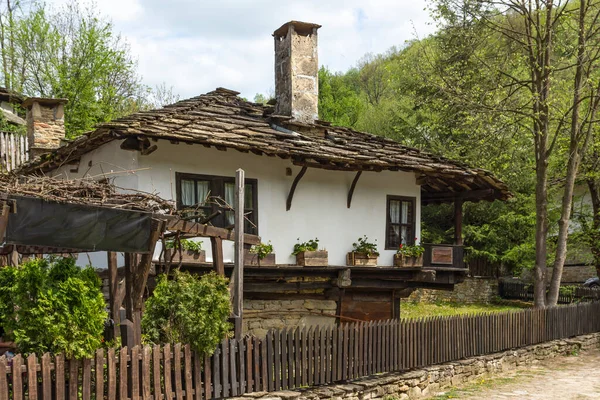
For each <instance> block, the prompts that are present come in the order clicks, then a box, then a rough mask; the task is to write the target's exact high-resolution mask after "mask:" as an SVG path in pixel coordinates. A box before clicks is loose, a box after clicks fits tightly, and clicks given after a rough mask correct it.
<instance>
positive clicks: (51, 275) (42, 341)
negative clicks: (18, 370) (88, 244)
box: [0, 257, 107, 358]
mask: <svg viewBox="0 0 600 400" xmlns="http://www.w3.org/2000/svg"><path fill="white" fill-rule="evenodd" d="M106 318H107V313H106V310H105V302H104V297H103V296H102V291H101V290H100V279H99V278H98V276H97V275H96V273H95V272H94V270H93V269H92V268H91V267H87V268H85V269H81V268H79V267H77V266H76V265H75V260H74V259H73V258H70V257H69V258H50V259H35V260H32V261H28V262H26V263H24V264H23V265H21V266H20V267H19V268H15V267H4V268H2V269H0V324H1V325H2V327H3V328H4V331H5V334H4V338H5V339H8V340H13V341H14V342H15V344H16V346H17V349H18V350H19V351H20V352H23V353H44V352H52V353H55V354H56V353H63V354H64V355H65V357H67V358H71V357H77V358H81V357H90V356H92V355H93V354H94V352H95V351H96V349H98V348H99V347H101V345H102V339H103V336H102V334H103V331H104V322H105V320H106Z"/></svg>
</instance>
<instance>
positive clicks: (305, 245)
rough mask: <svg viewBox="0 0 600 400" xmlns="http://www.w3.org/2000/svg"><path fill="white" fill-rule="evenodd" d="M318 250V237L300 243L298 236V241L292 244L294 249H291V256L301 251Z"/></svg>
mask: <svg viewBox="0 0 600 400" xmlns="http://www.w3.org/2000/svg"><path fill="white" fill-rule="evenodd" d="M317 250H319V239H318V238H314V239H310V240H309V241H308V242H302V243H300V238H298V243H296V244H295V245H294V251H292V255H293V256H297V255H298V254H300V253H302V252H303V251H317Z"/></svg>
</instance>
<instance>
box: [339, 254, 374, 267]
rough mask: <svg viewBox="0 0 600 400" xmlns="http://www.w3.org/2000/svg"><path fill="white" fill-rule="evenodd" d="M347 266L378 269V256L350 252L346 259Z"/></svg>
mask: <svg viewBox="0 0 600 400" xmlns="http://www.w3.org/2000/svg"><path fill="white" fill-rule="evenodd" d="M346 265H350V266H361V267H376V266H377V256H376V255H374V254H372V255H368V254H366V253H356V252H353V251H352V252H350V253H348V256H347V257H346Z"/></svg>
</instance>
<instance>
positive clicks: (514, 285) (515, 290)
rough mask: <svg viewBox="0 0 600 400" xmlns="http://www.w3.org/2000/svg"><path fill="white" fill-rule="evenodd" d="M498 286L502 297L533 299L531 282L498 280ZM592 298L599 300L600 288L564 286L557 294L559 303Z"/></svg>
mask: <svg viewBox="0 0 600 400" xmlns="http://www.w3.org/2000/svg"><path fill="white" fill-rule="evenodd" d="M498 286H499V287H498V289H499V292H500V297H502V298H505V299H517V300H523V301H533V298H534V295H533V284H529V285H526V284H524V283H521V282H504V281H500V283H499V285H498ZM593 300H600V290H597V289H590V288H587V287H580V286H577V287H564V288H563V290H562V293H560V294H559V296H558V303H559V304H570V303H576V302H581V301H593Z"/></svg>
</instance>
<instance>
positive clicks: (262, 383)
mask: <svg viewBox="0 0 600 400" xmlns="http://www.w3.org/2000/svg"><path fill="white" fill-rule="evenodd" d="M599 312H600V303H595V302H590V303H581V304H571V305H566V306H560V307H558V308H549V309H544V310H523V311H518V312H502V313H495V314H494V313H488V314H483V315H459V316H452V317H448V316H446V317H428V318H419V319H416V320H386V321H377V322H373V321H372V322H368V323H365V322H359V323H354V322H353V323H344V324H340V325H339V326H331V325H329V326H324V327H319V326H316V327H302V328H284V329H283V330H281V331H276V330H271V331H269V332H268V333H267V335H266V337H265V338H264V339H259V338H256V337H245V338H243V339H241V340H235V339H224V340H223V341H222V342H221V343H220V344H219V346H218V348H217V349H216V351H215V352H214V354H213V355H212V356H208V355H206V356H204V357H203V358H202V357H200V356H199V355H198V354H197V353H194V352H192V351H191V348H190V346H189V345H182V344H175V345H174V346H173V347H171V346H170V345H168V344H167V345H165V346H162V347H161V346H159V345H155V346H153V347H150V346H144V347H139V346H135V347H133V348H132V349H131V350H129V349H128V348H127V347H123V348H122V349H120V351H119V354H118V355H117V354H116V351H115V350H114V349H108V351H107V352H106V353H105V352H104V350H98V351H97V352H96V354H95V357H94V358H92V359H82V360H77V359H72V360H68V361H67V363H68V364H67V366H68V367H67V369H68V371H67V372H66V375H68V379H65V378H66V376H65V366H66V365H65V362H64V359H63V357H62V356H60V355H58V356H56V357H55V358H54V365H53V364H52V362H51V361H52V358H51V356H50V355H49V354H47V353H46V354H43V355H41V357H40V358H39V359H38V358H37V355H36V354H30V355H29V356H28V357H27V359H26V360H23V356H22V355H20V354H17V355H16V356H15V357H14V358H13V359H12V366H9V365H8V363H7V360H6V358H4V357H0V400H8V399H9V397H8V396H7V395H6V393H9V394H10V395H12V396H11V397H10V398H14V399H15V400H23V399H28V400H29V399H31V400H37V399H38V398H39V399H43V400H46V399H49V398H56V399H61V400H64V398H65V395H68V397H69V399H76V398H78V397H80V398H81V399H82V400H84V399H91V397H92V394H93V395H94V398H96V399H100V398H106V399H109V400H116V399H117V398H120V399H125V400H126V399H130V400H136V399H139V398H143V399H145V400H146V399H157V400H158V399H164V400H173V398H175V399H177V400H179V399H181V400H183V399H185V400H193V399H195V400H203V399H205V400H208V399H211V398H225V397H230V396H231V397H233V396H243V395H244V394H246V393H249V392H256V391H261V389H262V390H265V391H266V390H268V391H274V390H281V389H289V390H294V389H297V388H300V387H306V386H313V385H315V384H326V383H336V382H343V381H347V380H351V379H354V378H359V377H361V376H365V375H371V374H376V373H380V372H386V371H397V370H407V369H409V368H414V367H417V366H427V365H432V364H438V363H443V362H449V361H454V360H458V359H464V358H467V357H472V356H474V355H483V354H490V353H495V352H500V351H506V350H509V349H513V348H518V347H523V346H528V345H534V344H537V343H541V342H547V341H550V340H559V339H563V338H568V337H573V336H576V335H582V334H590V333H594V332H598V331H599V330H600V322H599V321H598V320H597V319H596V318H594V316H595V315H597V314H598V313H599ZM171 349H173V351H172V352H171ZM105 354H106V356H105ZM161 359H162V362H161ZM161 363H162V365H161ZM23 364H25V365H23ZM161 367H162V368H161ZM38 370H39V371H40V373H39V374H38V372H37V371H38ZM52 370H54V371H55V372H54V373H52V372H51V371H52ZM105 373H106V376H105V375H104V374H105ZM24 376H25V377H26V378H25V380H24V378H23V377H24ZM11 383H12V385H11ZM163 385H164V386H163ZM65 389H67V391H65ZM11 390H12V392H11Z"/></svg>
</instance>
